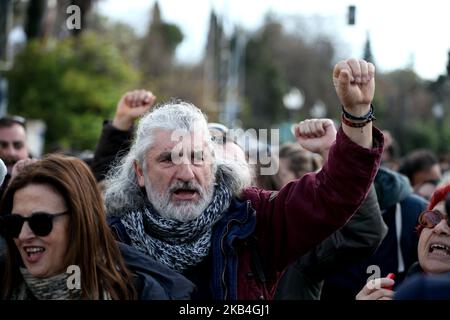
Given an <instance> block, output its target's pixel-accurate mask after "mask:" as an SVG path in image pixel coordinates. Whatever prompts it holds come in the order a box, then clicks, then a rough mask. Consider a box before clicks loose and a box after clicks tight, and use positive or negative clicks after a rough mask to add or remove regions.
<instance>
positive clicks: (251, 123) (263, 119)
mask: <svg viewBox="0 0 450 320" xmlns="http://www.w3.org/2000/svg"><path fill="white" fill-rule="evenodd" d="M280 30H281V26H280V25H279V24H277V23H271V24H267V25H266V26H265V28H264V29H263V30H262V32H261V34H257V35H254V36H253V37H252V38H251V39H250V40H249V41H248V43H247V48H246V52H245V72H246V75H245V98H246V101H247V109H246V110H244V112H243V113H242V120H243V122H244V125H245V127H247V128H270V127H271V126H272V125H273V124H275V123H276V122H278V121H280V120H281V119H283V117H286V114H287V111H286V109H285V108H284V106H283V94H284V93H285V92H287V89H288V86H287V83H286V80H285V78H284V77H283V74H282V72H281V70H280V68H279V66H278V65H277V64H276V62H275V61H276V60H275V59H274V57H273V54H272V51H271V50H270V49H271V48H270V46H269V43H270V42H271V41H275V40H276V38H277V37H278V36H279V33H280Z"/></svg>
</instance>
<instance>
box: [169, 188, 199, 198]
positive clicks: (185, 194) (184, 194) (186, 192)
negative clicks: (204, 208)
mask: <svg viewBox="0 0 450 320" xmlns="http://www.w3.org/2000/svg"><path fill="white" fill-rule="evenodd" d="M172 194H173V195H174V198H175V199H176V200H192V199H194V198H195V197H196V195H197V194H198V191H197V190H196V189H191V188H178V189H175V190H174V191H173V192H172Z"/></svg>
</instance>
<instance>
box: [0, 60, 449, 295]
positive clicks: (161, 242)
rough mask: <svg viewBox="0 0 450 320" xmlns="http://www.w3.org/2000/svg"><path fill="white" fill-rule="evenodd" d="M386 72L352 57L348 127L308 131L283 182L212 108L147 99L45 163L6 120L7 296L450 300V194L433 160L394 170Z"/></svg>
mask: <svg viewBox="0 0 450 320" xmlns="http://www.w3.org/2000/svg"><path fill="white" fill-rule="evenodd" d="M374 77H375V68H374V66H373V65H372V64H371V63H368V62H366V61H364V60H355V59H348V60H345V61H340V62H338V63H337V64H336V66H335V67H334V70H333V75H332V78H333V83H334V87H335V90H336V94H337V96H338V98H339V100H340V102H341V106H339V108H341V109H342V117H341V125H340V126H339V128H336V127H335V124H334V123H333V121H331V120H329V119H309V120H305V121H302V122H300V123H299V124H297V125H296V126H295V137H296V140H297V143H296V144H294V143H291V144H286V145H283V146H281V147H280V149H279V150H272V151H271V152H270V158H271V161H274V162H276V164H277V165H276V167H277V168H278V170H277V172H276V173H275V174H273V175H266V174H264V170H263V169H264V166H265V165H267V163H261V162H260V163H256V164H255V165H253V164H252V163H251V161H249V157H250V155H249V152H248V150H246V149H245V148H242V146H240V145H239V144H238V143H237V141H236V139H232V138H231V137H232V135H230V134H229V130H228V128H227V127H225V126H224V125H222V124H218V123H208V122H207V119H206V117H205V115H204V114H203V113H202V111H201V110H200V109H199V108H198V107H196V106H194V105H193V104H191V103H189V102H187V101H182V100H170V101H167V102H161V103H159V104H156V96H154V95H153V93H152V92H150V91H146V90H135V91H131V92H128V93H126V94H124V95H123V97H122V98H121V99H120V101H119V102H118V104H117V108H116V113H115V116H114V119H113V120H112V121H105V123H104V125H103V130H102V133H101V136H100V138H99V142H98V145H97V149H96V150H95V153H94V155H93V158H90V159H78V158H75V157H70V156H64V155H61V154H48V155H46V156H44V157H43V158H42V159H33V158H31V157H30V154H29V152H28V146H27V142H26V134H27V133H26V125H25V120H24V119H23V118H20V117H17V116H5V117H3V118H2V119H0V159H1V160H3V162H4V165H5V167H4V168H3V170H0V173H1V172H3V173H4V174H1V178H2V179H4V181H3V182H2V183H1V190H0V191H1V201H0V235H1V239H0V240H1V242H0V250H1V251H0V278H1V282H0V297H1V299H13V300H29V299H31V300H41V299H95V300H98V299H100V300H110V299H114V300H116V299H129V300H136V299H138V300H144V299H145V300H147V299H176V300H179V299H194V300H197V299H201V300H241V299H246V300H254V299H266V300H271V299H325V300H326V299H352V300H353V299H358V300H359V299H371V300H376V299H380V300H386V299H392V298H398V299H402V298H406V299H414V298H417V299H421V298H422V299H423V298H429V297H435V296H436V295H434V294H433V292H430V293H429V294H425V293H424V292H423V290H421V292H420V294H421V295H420V296H419V292H417V295H414V294H413V295H411V290H406V289H404V288H411V287H414V288H419V287H420V286H422V287H423V286H424V282H427V281H433V285H434V286H436V287H439V285H440V284H442V285H443V286H444V287H443V288H444V289H441V288H440V289H436V290H438V291H439V292H440V294H441V295H440V296H439V297H440V298H450V291H449V290H448V289H445V288H446V287H445V286H447V287H448V284H447V283H448V282H449V281H448V280H447V278H448V276H447V275H446V273H447V272H449V271H450V227H449V224H448V222H447V221H448V220H447V210H448V209H449V207H450V203H449V205H447V206H446V205H445V203H446V199H447V193H448V191H450V185H448V184H447V185H446V184H444V185H442V186H440V183H441V180H444V179H442V173H441V170H440V166H439V162H438V161H437V160H436V159H435V157H434V156H433V155H432V154H431V153H430V152H429V151H420V152H416V153H414V154H411V155H410V156H408V158H407V159H406V160H405V161H404V163H402V164H401V166H399V167H398V168H393V167H389V168H388V167H387V165H388V161H387V160H386V156H385V154H384V153H383V147H384V144H385V143H386V144H387V146H388V147H391V146H392V143H391V142H390V141H389V139H388V138H389V135H388V134H387V135H383V133H382V132H381V131H380V130H379V129H377V128H376V127H374V126H373V120H374V112H375V111H376V109H375V108H376V107H374V106H373V105H372V100H373V97H374V92H375V79H374ZM137 119H139V122H138V123H137V125H136V127H135V121H136V120H137ZM276 151H278V152H276ZM380 165H381V167H380ZM392 169H395V170H392ZM397 169H398V172H397V171H396V170H397ZM428 201H429V202H428ZM369 269H371V270H375V271H374V272H375V273H374V274H373V275H372V274H368V273H367V270H369ZM388 273H391V274H395V276H396V277H395V280H393V279H392V277H387V274H388ZM413 273H414V274H415V275H414V276H412V274H413ZM437 277H439V278H437ZM410 279H411V282H410V281H409V280H410ZM436 279H442V281H438V280H436ZM449 279H450V278H449ZM413 281H414V282H413ZM402 282H405V284H404V285H403V284H402ZM417 291H419V290H417ZM405 292H407V294H405ZM442 292H445V293H442Z"/></svg>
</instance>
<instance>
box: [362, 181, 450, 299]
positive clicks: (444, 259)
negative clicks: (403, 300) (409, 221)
mask: <svg viewBox="0 0 450 320" xmlns="http://www.w3.org/2000/svg"><path fill="white" fill-rule="evenodd" d="M449 192H450V184H447V185H444V186H442V187H439V188H437V189H436V190H435V192H434V193H433V195H432V197H431V200H430V203H429V205H428V209H427V210H425V211H424V212H422V213H421V214H420V216H419V221H418V222H419V223H418V225H417V231H418V234H419V244H418V246H417V255H418V259H419V261H418V262H417V263H415V264H414V265H412V266H411V268H410V270H409V272H408V277H410V276H412V275H415V274H420V273H422V274H426V275H436V274H443V273H446V272H449V271H450V225H449V220H448V212H447V210H446V206H445V200H446V197H447V195H448V193H449ZM393 285H394V280H393V279H391V278H389V277H386V278H379V279H376V280H373V281H369V282H368V283H367V284H366V285H365V286H364V288H363V289H362V290H361V291H360V292H359V293H358V295H357V296H356V299H357V300H391V299H392V298H393V296H394V291H392V289H391V288H392V286H393Z"/></svg>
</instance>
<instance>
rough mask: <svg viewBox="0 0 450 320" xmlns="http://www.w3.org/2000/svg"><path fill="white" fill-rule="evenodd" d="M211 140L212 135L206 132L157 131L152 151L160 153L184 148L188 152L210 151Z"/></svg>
mask: <svg viewBox="0 0 450 320" xmlns="http://www.w3.org/2000/svg"><path fill="white" fill-rule="evenodd" d="M209 140H210V135H209V133H208V132H207V131H206V132H205V131H204V130H194V131H188V130H178V129H177V130H157V131H156V132H155V139H154V143H153V145H152V147H151V148H150V150H153V151H154V152H158V151H172V150H173V149H180V148H182V149H184V150H187V151H189V150H192V151H203V150H206V149H209V148H208V145H209Z"/></svg>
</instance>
